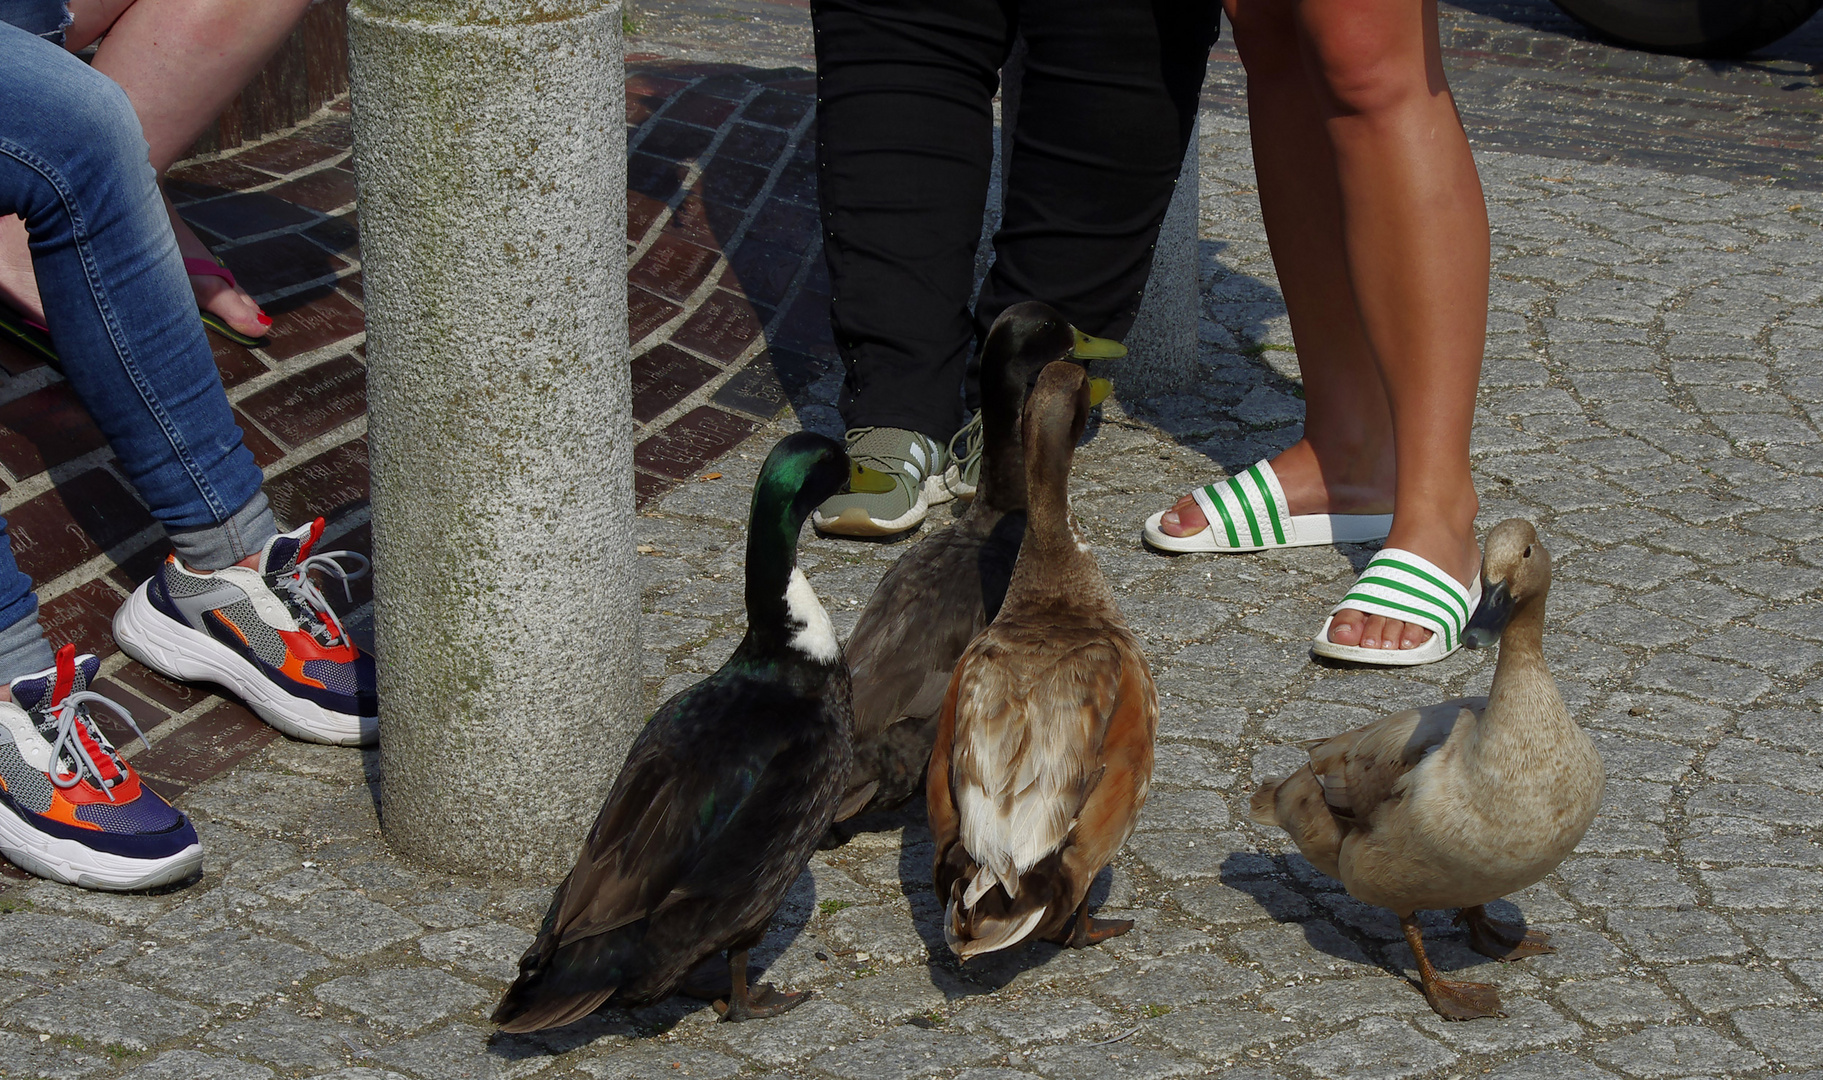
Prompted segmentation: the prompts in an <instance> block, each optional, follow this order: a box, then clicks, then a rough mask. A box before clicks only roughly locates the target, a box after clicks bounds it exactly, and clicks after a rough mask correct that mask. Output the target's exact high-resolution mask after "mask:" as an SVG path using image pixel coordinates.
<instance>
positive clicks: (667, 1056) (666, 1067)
mask: <svg viewBox="0 0 1823 1080" xmlns="http://www.w3.org/2000/svg"><path fill="white" fill-rule="evenodd" d="M579 1067H580V1068H581V1069H582V1071H583V1072H584V1073H586V1074H587V1075H589V1076H592V1077H595V1078H596V1080H661V1078H663V1080H669V1078H671V1077H682V1076H688V1077H692V1078H696V1077H701V1078H703V1080H721V1078H722V1077H727V1076H733V1075H735V1074H736V1073H738V1072H740V1071H741V1062H740V1059H738V1058H732V1057H729V1056H728V1055H726V1054H718V1053H716V1052H715V1051H713V1050H704V1049H701V1048H699V1047H693V1046H688V1047H687V1046H675V1045H663V1044H661V1045H651V1044H646V1045H636V1046H629V1047H625V1048H623V1049H620V1050H617V1051H615V1052H614V1053H612V1054H610V1055H607V1056H604V1057H597V1058H590V1059H585V1060H584V1061H582V1062H580V1063H579ZM470 1075H477V1076H491V1075H497V1074H494V1073H471V1074H470Z"/></svg>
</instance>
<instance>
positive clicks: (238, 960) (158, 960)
mask: <svg viewBox="0 0 1823 1080" xmlns="http://www.w3.org/2000/svg"><path fill="white" fill-rule="evenodd" d="M327 963H328V961H326V960H324V959H323V958H322V957H320V956H317V955H315V954H314V953H309V952H305V951H304V950H303V949H300V948H298V947H297V946H295V945H290V944H287V943H285V942H282V941H275V940H273V939H271V938H268V937H264V936H261V935H258V934H253V933H249V932H247V931H245V930H217V931H215V932H214V933H210V934H204V935H201V936H199V937H196V938H193V939H191V940H189V941H185V942H182V943H179V944H176V945H167V946H165V947H164V948H162V949H157V950H155V951H153V952H150V953H147V954H146V955H144V956H141V957H140V958H138V959H137V960H134V961H132V962H130V963H128V964H127V967H126V970H127V972H128V973H129V974H132V975H134V976H136V977H139V978H144V979H150V980H152V981H154V982H159V983H163V984H164V985H165V986H167V987H168V988H170V989H171V990H172V991H173V992H175V993H178V994H181V995H183V996H184V997H187V998H190V999H191V1000H194V1001H204V1002H209V1003H211V1004H214V1005H255V1004H258V1003H259V1002H261V1001H264V1000H266V999H267V998H269V997H272V996H273V995H274V994H281V993H289V992H290V990H291V987H293V986H295V985H297V984H298V982H299V981H300V980H302V979H304V978H305V977H306V976H308V975H309V974H310V973H311V972H313V971H316V970H318V969H320V968H322V967H324V966H325V965H326V964H327Z"/></svg>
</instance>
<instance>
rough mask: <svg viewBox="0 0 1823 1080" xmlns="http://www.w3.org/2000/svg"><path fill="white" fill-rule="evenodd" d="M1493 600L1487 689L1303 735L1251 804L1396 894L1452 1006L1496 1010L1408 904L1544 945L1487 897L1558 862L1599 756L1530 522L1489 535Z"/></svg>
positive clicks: (1423, 971) (1494, 935)
mask: <svg viewBox="0 0 1823 1080" xmlns="http://www.w3.org/2000/svg"><path fill="white" fill-rule="evenodd" d="M1484 567H1485V572H1484V576H1485V580H1486V583H1487V593H1488V599H1487V600H1486V601H1484V605H1483V610H1482V612H1480V613H1477V616H1476V620H1475V622H1473V623H1471V633H1474V632H1475V631H1474V627H1475V626H1476V625H1481V624H1486V623H1488V622H1489V621H1490V620H1495V619H1497V618H1499V617H1500V616H1501V615H1502V614H1503V613H1502V612H1501V610H1500V609H1501V608H1502V607H1506V609H1507V612H1510V621H1507V622H1506V624H1505V628H1504V631H1503V632H1502V633H1501V635H1500V660H1499V663H1498V664H1497V665H1496V667H1495V669H1494V682H1493V686H1492V687H1491V689H1490V691H1489V694H1488V696H1487V697H1486V698H1459V699H1456V700H1452V701H1445V702H1441V703H1439V704H1436V705H1430V706H1427V707H1425V708H1421V709H1412V710H1408V711H1406V712H1402V713H1398V714H1395V715H1393V716H1388V717H1386V718H1385V719H1383V720H1380V721H1378V722H1376V723H1373V724H1370V725H1368V726H1367V727H1364V728H1360V729H1358V730H1355V731H1350V732H1346V733H1344V734H1341V735H1337V736H1336V737H1334V738H1331V739H1320V740H1315V741H1313V742H1309V743H1306V744H1304V745H1305V748H1306V749H1307V750H1308V751H1309V753H1310V764H1308V765H1306V766H1305V767H1304V768H1302V769H1300V770H1299V771H1298V772H1297V773H1295V774H1293V775H1292V776H1291V777H1289V778H1287V779H1285V780H1283V781H1275V782H1270V783H1267V784H1265V785H1263V786H1262V787H1261V788H1260V789H1259V790H1258V791H1257V792H1255V793H1254V796H1253V818H1254V820H1256V821H1258V822H1260V823H1261V824H1265V825H1277V826H1280V827H1281V828H1283V829H1285V831H1287V832H1289V833H1290V834H1291V836H1292V839H1293V840H1294V841H1295V842H1296V843H1297V846H1298V850H1299V851H1301V852H1303V853H1304V856H1305V857H1306V858H1308V859H1309V860H1310V861H1311V863H1312V864H1314V865H1315V866H1316V867H1317V868H1318V869H1319V870H1322V871H1323V872H1324V873H1326V874H1329V875H1331V876H1332V877H1335V878H1337V879H1338V880H1340V881H1341V882H1342V884H1343V885H1344V886H1346V887H1347V889H1348V892H1349V895H1351V896H1354V897H1355V898H1357V899H1359V900H1363V901H1365V902H1367V903H1370V904H1377V905H1380V906H1381V907H1387V908H1391V909H1392V910H1393V912H1394V913H1395V914H1397V915H1398V916H1399V917H1400V921H1401V924H1402V925H1403V926H1404V927H1405V933H1406V939H1407V941H1408V942H1409V943H1410V944H1411V946H1412V951H1413V953H1414V954H1415V956H1416V958H1417V961H1418V968H1419V974H1420V977H1421V979H1422V980H1423V983H1424V990H1425V996H1426V998H1427V999H1428V1000H1429V1001H1430V1003H1431V1006H1432V1007H1433V1008H1435V1009H1436V1010H1437V1011H1438V1012H1439V1013H1441V1014H1442V1015H1444V1016H1446V1017H1450V1018H1453V1019H1467V1018H1469V1017H1472V1016H1485V1015H1490V1014H1496V1013H1498V1011H1499V999H1498V996H1497V995H1496V994H1495V993H1494V991H1493V988H1492V987H1487V986H1482V985H1481V984H1476V983H1452V982H1448V981H1446V980H1443V979H1441V978H1439V977H1438V976H1437V975H1436V973H1435V971H1434V970H1433V969H1432V968H1431V965H1430V963H1429V961H1428V959H1427V958H1426V957H1425V955H1424V948H1423V942H1422V939H1421V937H1420V936H1419V933H1418V929H1417V926H1418V924H1417V922H1416V920H1415V919H1414V917H1413V913H1414V912H1415V911H1418V910H1424V909H1436V908H1462V909H1463V913H1462V916H1461V917H1460V920H1461V921H1462V922H1464V923H1465V924H1466V925H1467V927H1468V930H1469V939H1470V944H1471V945H1472V946H1474V947H1475V948H1476V949H1477V950H1478V951H1481V952H1483V953H1486V954H1488V955H1491V956H1496V957H1499V958H1501V959H1516V958H1517V957H1519V956H1523V955H1531V954H1533V953H1537V952H1544V951H1548V949H1549V947H1548V946H1547V945H1545V944H1544V938H1543V936H1542V935H1540V934H1537V933H1531V934H1522V933H1521V932H1519V931H1518V930H1517V929H1516V928H1513V927H1507V926H1503V925H1501V924H1499V923H1495V922H1493V921H1492V920H1490V919H1489V918H1488V917H1487V915H1486V914H1485V913H1484V912H1483V911H1482V910H1481V905H1483V904H1486V903H1488V902H1489V901H1491V900H1496V899H1498V898H1500V897H1502V896H1505V895H1507V894H1508V893H1511V892H1515V891H1517V890H1519V889H1523V888H1525V887H1526V886H1528V885H1531V884H1532V883H1534V882H1536V881H1538V880H1539V879H1541V878H1543V877H1544V876H1545V875H1547V874H1549V873H1550V872H1551V871H1552V870H1554V869H1556V868H1557V865H1558V864H1559V863H1561V862H1562V861H1563V860H1564V858H1565V857H1566V856H1568V855H1569V854H1570V852H1571V850H1572V849H1574V848H1575V847H1576V845H1577V843H1578V842H1579V841H1580V840H1581V839H1582V836H1583V833H1584V832H1586V831H1587V830H1588V827H1589V823H1590V822H1591V821H1592V820H1594V817H1595V812H1596V810H1597V808H1598V807H1599V806H1600V804H1601V794H1602V766H1601V758H1600V757H1599V756H1598V755H1597V754H1596V752H1595V746H1594V744H1593V743H1591V742H1590V741H1589V737H1588V736H1587V735H1586V734H1584V732H1583V730H1582V729H1581V728H1580V727H1578V726H1577V724H1576V722H1575V720H1573V719H1572V718H1571V717H1570V712H1569V710H1568V709H1567V708H1566V707H1565V706H1564V702H1563V697H1562V696H1561V695H1560V694H1559V693H1558V691H1557V684H1556V682H1555V681H1554V680H1553V679H1552V678H1551V673H1550V670H1549V669H1548V668H1547V667H1546V666H1545V660H1544V611H1545V597H1546V594H1547V593H1548V592H1549V590H1550V584H1551V564H1550V555H1549V553H1548V552H1546V551H1545V549H1544V545H1542V544H1541V543H1539V542H1538V534H1537V532H1536V531H1535V530H1534V529H1533V528H1532V526H1531V525H1530V524H1529V523H1527V522H1524V521H1520V520H1517V519H1513V520H1509V521H1505V522H1502V523H1501V524H1500V525H1498V526H1496V527H1495V529H1494V530H1493V532H1492V533H1490V534H1489V536H1488V541H1487V555H1486V558H1485V559H1484Z"/></svg>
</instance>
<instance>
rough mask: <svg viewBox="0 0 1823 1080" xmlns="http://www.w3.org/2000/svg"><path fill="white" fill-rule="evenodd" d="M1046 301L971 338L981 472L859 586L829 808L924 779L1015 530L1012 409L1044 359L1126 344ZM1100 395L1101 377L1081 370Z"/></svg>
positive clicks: (995, 603) (1116, 351)
mask: <svg viewBox="0 0 1823 1080" xmlns="http://www.w3.org/2000/svg"><path fill="white" fill-rule="evenodd" d="M1126 352H1127V350H1126V349H1125V348H1124V347H1122V346H1121V345H1120V344H1119V343H1117V342H1113V341H1108V340H1105V339H1103V338H1093V337H1090V336H1089V335H1087V334H1085V333H1083V332H1082V331H1080V330H1078V329H1076V328H1075V327H1074V326H1071V325H1070V324H1069V322H1068V321H1067V320H1066V319H1065V318H1064V317H1063V316H1062V315H1061V314H1059V313H1058V312H1057V310H1056V309H1055V308H1052V307H1050V306H1049V305H1046V304H1041V303H1037V302H1027V303H1023V304H1014V305H1013V306H1012V307H1010V308H1007V309H1006V310H1005V311H1004V312H1002V313H1001V314H1000V317H999V318H998V319H995V320H994V326H993V328H992V329H991V330H989V331H988V335H987V339H986V341H985V342H984V343H983V344H982V347H981V438H982V457H981V480H980V483H979V486H978V487H977V488H976V490H975V496H974V499H973V501H972V502H970V504H969V508H968V509H967V510H965V511H963V513H962V515H961V517H959V518H958V519H957V520H956V523H955V524H953V525H951V526H949V527H948V528H944V529H939V530H937V531H935V532H933V533H931V534H930V535H929V536H926V537H925V538H924V539H922V540H920V541H918V543H917V545H916V546H914V547H913V548H912V549H911V550H910V551H908V552H906V553H905V555H904V556H903V557H901V558H900V559H899V561H898V562H896V563H894V564H893V566H892V569H890V570H888V571H887V572H886V576H885V577H883V578H881V579H880V584H879V586H878V587H877V588H876V589H874V592H873V595H872V596H870V597H868V600H867V606H866V607H865V608H863V609H862V611H861V618H860V619H859V620H858V621H857V622H856V623H855V629H854V633H853V634H852V635H851V636H850V637H849V639H848V645H847V647H846V648H845V649H844V650H843V652H844V654H845V655H846V656H847V657H848V665H849V671H850V672H851V674H852V676H853V679H854V701H855V766H854V771H853V772H852V773H850V774H849V778H848V786H847V790H846V791H845V792H844V794H843V797H842V805H841V806H840V807H838V808H837V810H836V820H837V821H843V820H846V819H848V818H850V817H853V816H854V815H856V814H859V813H863V812H866V811H869V810H884V809H887V808H890V807H894V806H897V805H899V804H900V803H902V802H904V801H905V800H906V799H909V798H911V797H912V796H913V795H914V794H916V793H917V792H918V791H919V790H921V789H922V788H923V786H924V766H925V765H926V764H927V763H928V762H929V761H930V748H931V740H932V739H933V738H935V736H936V733H937V709H938V707H939V706H941V705H942V704H943V694H944V691H945V690H946V689H947V688H948V686H949V679H950V675H951V673H952V672H954V671H955V670H956V659H957V658H958V657H960V656H961V655H962V650H963V649H965V648H967V647H968V643H969V642H971V641H973V640H975V635H976V634H979V633H980V632H981V629H982V627H984V626H986V625H987V624H988V623H989V622H990V621H991V620H992V619H993V618H994V615H995V614H996V613H997V612H999V610H1000V604H1001V601H1002V599H1003V598H1004V597H1005V596H1006V588H1007V582H1008V580H1009V579H1010V578H1011V576H1012V572H1013V561H1014V559H1015V558H1017V557H1018V555H1019V541H1020V538H1021V537H1022V536H1023V535H1024V534H1025V505H1026V496H1025V453H1024V450H1023V448H1022V447H1021V445H1020V441H1019V413H1020V410H1021V409H1022V408H1023V407H1024V405H1025V398H1026V393H1027V391H1028V389H1029V388H1030V387H1031V385H1032V382H1033V381H1034V380H1035V379H1037V378H1038V373H1039V372H1040V371H1042V370H1044V367H1045V365H1047V364H1049V363H1052V362H1053V361H1057V360H1064V359H1071V360H1074V361H1076V362H1077V363H1079V364H1087V363H1088V362H1089V361H1090V360H1094V359H1112V358H1115V357H1120V356H1125V355H1126ZM1089 383H1090V388H1091V390H1090V397H1091V400H1092V401H1096V402H1097V403H1099V401H1100V397H1099V396H1097V395H1100V396H1106V393H1107V390H1108V389H1109V387H1108V384H1107V383H1106V382H1105V381H1103V380H1101V379H1091V380H1089Z"/></svg>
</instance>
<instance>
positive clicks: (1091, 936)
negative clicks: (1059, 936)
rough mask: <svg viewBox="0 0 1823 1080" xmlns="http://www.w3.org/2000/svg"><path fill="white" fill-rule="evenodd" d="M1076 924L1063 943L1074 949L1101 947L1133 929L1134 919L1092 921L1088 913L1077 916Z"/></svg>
mask: <svg viewBox="0 0 1823 1080" xmlns="http://www.w3.org/2000/svg"><path fill="white" fill-rule="evenodd" d="M1075 923H1076V926H1075V929H1073V930H1071V931H1070V936H1069V937H1067V938H1065V939H1064V940H1063V942H1062V943H1063V944H1064V945H1067V946H1069V947H1070V948H1072V949H1086V948H1088V947H1089V946H1091V945H1100V944H1101V943H1102V942H1104V941H1106V940H1108V939H1109V938H1112V937H1119V936H1120V935H1122V934H1124V933H1126V932H1127V931H1129V930H1131V929H1133V920H1132V919H1091V918H1090V917H1089V914H1088V912H1086V911H1085V912H1081V913H1079V914H1078V915H1077V916H1076V919H1075Z"/></svg>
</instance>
